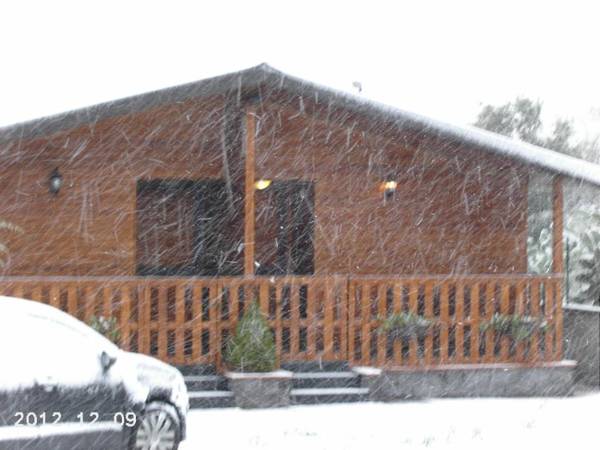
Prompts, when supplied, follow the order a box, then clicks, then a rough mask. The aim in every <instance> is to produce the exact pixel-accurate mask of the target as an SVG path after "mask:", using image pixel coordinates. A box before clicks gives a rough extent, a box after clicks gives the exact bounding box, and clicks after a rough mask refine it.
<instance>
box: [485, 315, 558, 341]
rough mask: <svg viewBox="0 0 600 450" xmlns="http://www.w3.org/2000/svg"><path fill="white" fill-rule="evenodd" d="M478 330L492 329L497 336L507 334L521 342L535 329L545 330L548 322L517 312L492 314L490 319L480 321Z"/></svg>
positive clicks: (529, 336)
mask: <svg viewBox="0 0 600 450" xmlns="http://www.w3.org/2000/svg"><path fill="white" fill-rule="evenodd" d="M479 328H480V331H482V332H485V331H487V330H494V331H495V332H496V334H497V335H498V336H500V337H501V336H509V337H511V338H512V339H513V340H514V341H515V342H523V341H526V340H528V339H529V338H531V336H532V335H533V333H535V332H536V331H540V332H545V331H546V330H547V329H548V323H547V322H546V321H545V320H542V319H536V318H535V317H531V316H522V315H519V314H512V315H507V314H498V313H496V314H494V315H493V316H492V318H491V319H490V320H487V321H485V322H482V323H481V325H480V326H479Z"/></svg>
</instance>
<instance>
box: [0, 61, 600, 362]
mask: <svg viewBox="0 0 600 450" xmlns="http://www.w3.org/2000/svg"><path fill="white" fill-rule="evenodd" d="M534 177H537V178H536V179H538V180H539V179H542V180H544V182H545V185H546V186H547V187H549V189H550V190H549V191H548V192H550V197H549V205H550V209H551V211H552V212H551V216H552V218H553V219H552V220H553V270H552V272H553V273H551V274H545V275H533V274H528V273H527V268H528V264H527V261H528V259H527V258H528V255H527V245H526V242H527V232H528V217H529V212H530V209H531V201H532V200H531V199H532V193H531V190H530V189H529V187H530V184H531V183H530V180H532V179H533V178H534ZM563 179H580V180H584V181H585V182H588V183H593V184H600V175H599V174H598V172H597V168H596V167H595V166H594V165H592V164H589V163H586V162H584V161H580V160H576V159H575V158H571V157H568V156H565V155H560V154H557V153H555V152H552V151H550V150H546V149H542V148H539V147H535V146H531V145H527V144H524V143H518V142H515V141H512V140H508V139H506V138H503V137H500V136H497V135H494V134H492V133H488V132H485V131H480V130H475V129H470V128H461V127H455V126H452V125H448V124H444V123H441V122H437V121H434V120H430V119H427V118H424V117H421V116H418V115H415V114H412V113H408V112H405V111H401V110H396V109H392V108H389V107H386V106H383V105H379V104H375V103H371V102H368V101H365V100H363V99H361V98H357V97H352V96H349V95H346V94H342V93H339V92H336V91H333V90H331V89H328V88H325V87H322V86H318V85H315V84H312V83H309V82H306V81H303V80H300V79H297V78H294V77H291V76H288V75H286V74H284V73H281V72H279V71H277V70H275V69H273V68H271V67H269V66H266V65H260V66H257V67H254V68H251V69H247V70H243V71H241V72H237V73H232V74H228V75H224V76H219V77H216V78H211V79H208V80H203V81H199V82H195V83H190V84H187V85H183V86H177V87H173V88H169V89H164V90H160V91H156V92H150V93H147V94H142V95H138V96H135V97H131V98H127V99H123V100H118V101H114V102H109V103H105V104H101V105H97V106H93V107H90V108H85V109H82V110H78V111H73V112H68V113H65V114H60V115H58V116H54V117H48V118H43V119H40V120H34V121H31V122H27V123H24V124H19V125H15V126H12V127H8V128H4V129H0V198H1V202H2V203H1V208H0V220H4V221H8V222H10V223H12V224H15V225H17V226H18V227H20V228H21V230H22V232H20V233H10V232H7V231H3V232H2V233H3V234H2V235H1V240H0V241H1V242H3V243H5V245H6V246H7V248H8V249H9V252H8V253H7V255H6V258H5V260H4V263H5V264H4V266H3V267H2V269H1V270H2V277H1V278H0V292H1V293H3V294H9V295H14V296H19V297H24V298H31V299H35V300H39V301H43V302H46V303H49V304H52V305H55V306H57V307H59V308H62V309H63V310H65V311H67V312H69V313H71V314H74V315H76V316H78V317H80V318H81V319H82V320H86V321H89V320H90V318H91V317H92V316H93V315H105V316H114V317H115V318H116V319H117V320H118V322H119V324H120V327H121V345H122V347H123V348H125V349H131V350H137V351H141V352H144V353H148V354H152V355H156V356H158V357H159V358H161V359H163V360H166V361H169V362H171V363H174V364H178V365H196V364H216V365H220V363H221V359H220V358H221V350H222V348H223V345H224V343H225V342H226V341H227V338H228V336H229V334H230V333H231V331H232V329H233V327H234V326H235V323H236V321H237V320H238V319H239V317H241V315H242V314H243V311H244V307H245V305H247V304H248V302H250V301H253V300H257V301H258V302H259V303H260V306H261V308H262V309H263V311H264V313H265V314H266V315H267V317H268V320H269V323H270V325H271V327H272V329H273V332H274V334H275V339H276V343H277V349H278V357H279V359H280V361H282V362H285V361H306V360H317V359H318V360H332V361H348V362H349V363H350V364H355V365H366V364H370V365H384V364H395V365H437V364H447V363H457V362H460V363H481V362H494V361H516V362H528V363H531V362H532V361H538V360H549V361H554V360H558V359H560V358H561V352H562V349H561V341H562V338H561V333H562V319H561V305H562V290H561V289H562V273H563V252H562V246H563V244H562V239H563V230H562V223H563V197H562V195H563V194H562V180H563ZM401 311H413V312H416V313H418V314H421V315H424V316H426V317H430V318H432V319H434V320H435V322H436V324H437V325H436V327H435V330H434V331H433V333H431V334H430V335H428V336H427V337H425V338H424V339H412V340H409V341H407V342H392V341H391V340H390V339H388V338H387V337H386V336H385V334H382V333H379V332H378V328H377V327H378V323H379V319H380V318H381V316H386V315H389V314H391V313H393V312H401ZM495 312H501V313H505V314H514V313H516V314H523V315H529V316H536V317H543V318H545V319H546V320H547V321H548V322H549V323H550V324H552V328H551V330H552V331H551V332H546V333H543V335H542V333H539V335H537V334H536V335H535V336H534V337H533V339H532V341H531V343H530V344H528V345H524V344H519V345H518V346H516V347H515V346H512V345H510V342H509V339H508V338H506V337H503V338H501V339H500V341H498V340H497V339H495V337H494V335H493V332H489V331H488V332H481V331H480V323H481V322H482V321H483V320H486V319H489V318H491V317H492V315H493V314H494V313H495Z"/></svg>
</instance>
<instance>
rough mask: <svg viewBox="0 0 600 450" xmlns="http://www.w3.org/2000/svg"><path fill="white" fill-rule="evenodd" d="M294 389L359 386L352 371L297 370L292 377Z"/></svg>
mask: <svg viewBox="0 0 600 450" xmlns="http://www.w3.org/2000/svg"><path fill="white" fill-rule="evenodd" d="M292 387H293V388H294V389H313V388H344V387H360V377H359V376H358V375H356V374H355V373H354V372H345V371H344V372H298V373H294V376H293V378H292Z"/></svg>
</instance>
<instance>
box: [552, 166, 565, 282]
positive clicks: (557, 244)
mask: <svg viewBox="0 0 600 450" xmlns="http://www.w3.org/2000/svg"><path fill="white" fill-rule="evenodd" d="M552 194H553V195H552V272H554V273H563V272H564V262H563V189H562V177H561V176H556V177H555V178H554V182H553V186H552Z"/></svg>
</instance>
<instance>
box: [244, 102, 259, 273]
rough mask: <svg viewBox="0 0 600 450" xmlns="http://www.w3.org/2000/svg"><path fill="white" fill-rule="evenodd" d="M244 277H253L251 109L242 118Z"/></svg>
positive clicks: (253, 120) (253, 149)
mask: <svg viewBox="0 0 600 450" xmlns="http://www.w3.org/2000/svg"><path fill="white" fill-rule="evenodd" d="M244 125H245V127H244V134H245V140H244V146H245V148H244V150H245V151H244V156H245V170H244V181H245V190H244V275H245V276H253V275H254V172H255V157H254V152H255V138H256V136H255V135H256V116H255V114H254V111H253V110H252V109H251V108H248V109H246V113H245V116H244Z"/></svg>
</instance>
